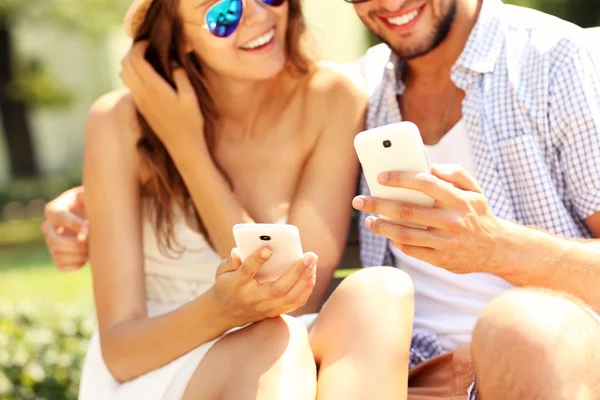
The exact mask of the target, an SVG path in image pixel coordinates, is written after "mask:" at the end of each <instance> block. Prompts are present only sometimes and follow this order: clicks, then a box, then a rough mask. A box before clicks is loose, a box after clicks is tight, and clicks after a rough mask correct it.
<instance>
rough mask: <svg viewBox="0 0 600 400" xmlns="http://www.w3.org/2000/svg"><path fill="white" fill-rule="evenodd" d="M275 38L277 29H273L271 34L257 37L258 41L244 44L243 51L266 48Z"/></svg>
mask: <svg viewBox="0 0 600 400" xmlns="http://www.w3.org/2000/svg"><path fill="white" fill-rule="evenodd" d="M273 37H275V28H273V29H271V30H270V31H269V32H267V33H265V34H264V35H262V36H259V37H257V38H256V39H254V40H252V41H250V42H248V43H246V44H244V45H243V46H241V47H242V49H246V50H251V49H256V48H257V47H260V46H264V45H265V44H267V43H269V42H270V41H271V39H273Z"/></svg>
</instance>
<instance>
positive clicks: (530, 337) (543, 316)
mask: <svg viewBox="0 0 600 400" xmlns="http://www.w3.org/2000/svg"><path fill="white" fill-rule="evenodd" d="M578 302H579V301H578V300H576V299H574V298H571V297H570V296H567V295H563V294H561V293H556V292H550V291H544V290H536V289H532V290H525V289H520V290H514V291H511V292H508V293H506V294H504V295H502V296H500V297H499V298H497V299H495V300H493V301H492V302H491V303H490V304H489V305H488V306H487V307H486V308H485V309H484V311H483V312H482V313H481V315H480V317H479V319H478V321H477V324H476V326H475V329H474V331H473V340H472V341H473V357H474V363H475V370H476V373H477V376H478V379H479V381H480V387H481V391H482V393H486V392H488V393H490V394H488V395H487V397H486V396H482V397H483V398H491V399H493V398H502V396H507V395H512V396H516V397H513V398H528V399H537V398H545V399H552V398H561V397H553V396H554V395H553V396H551V397H544V396H548V395H549V394H548V393H550V391H554V392H555V393H558V392H557V390H563V389H568V390H569V391H570V393H574V391H577V390H580V389H581V390H584V391H585V390H588V389H589V388H591V387H592V386H594V385H598V384H599V382H598V378H597V374H596V373H595V372H594V370H595V369H596V368H597V367H595V366H594V364H595V363H594V362H592V359H593V358H594V359H598V358H599V357H600V328H599V324H598V323H597V321H595V320H594V319H593V318H592V316H591V315H590V314H589V313H588V312H587V311H586V310H585V309H584V308H583V307H582V305H580V304H577V303H578ZM548 382H551V383H548ZM505 390H510V392H508V393H507V392H505ZM547 392H548V393H547ZM491 393H495V394H491ZM494 396H496V397H494ZM504 398H506V397H504ZM570 398H576V397H570Z"/></svg>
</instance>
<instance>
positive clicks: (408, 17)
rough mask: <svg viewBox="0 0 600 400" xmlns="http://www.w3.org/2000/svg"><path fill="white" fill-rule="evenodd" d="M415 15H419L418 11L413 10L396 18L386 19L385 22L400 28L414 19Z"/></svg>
mask: <svg viewBox="0 0 600 400" xmlns="http://www.w3.org/2000/svg"><path fill="white" fill-rule="evenodd" d="M417 15H419V10H414V11H411V12H409V13H406V14H404V15H400V16H398V17H394V18H388V19H387V21H388V22H389V23H390V24H392V25H398V26H402V25H406V24H408V23H409V22H410V21H412V20H413V19H415V18H416V17H417Z"/></svg>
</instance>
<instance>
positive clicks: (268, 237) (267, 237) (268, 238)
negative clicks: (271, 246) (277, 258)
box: [260, 235, 271, 242]
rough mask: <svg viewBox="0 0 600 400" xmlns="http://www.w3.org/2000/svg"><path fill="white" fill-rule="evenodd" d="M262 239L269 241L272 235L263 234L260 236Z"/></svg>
mask: <svg viewBox="0 0 600 400" xmlns="http://www.w3.org/2000/svg"><path fill="white" fill-rule="evenodd" d="M260 240H264V241H265V242H266V241H269V240H271V236H267V235H262V236H261V237H260Z"/></svg>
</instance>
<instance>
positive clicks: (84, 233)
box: [77, 222, 90, 242]
mask: <svg viewBox="0 0 600 400" xmlns="http://www.w3.org/2000/svg"><path fill="white" fill-rule="evenodd" d="M89 232H90V228H89V226H88V223H87V222H84V223H83V224H82V225H81V230H80V231H79V233H78V234H77V240H79V241H81V242H84V241H86V240H87V238H88V235H89Z"/></svg>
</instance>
